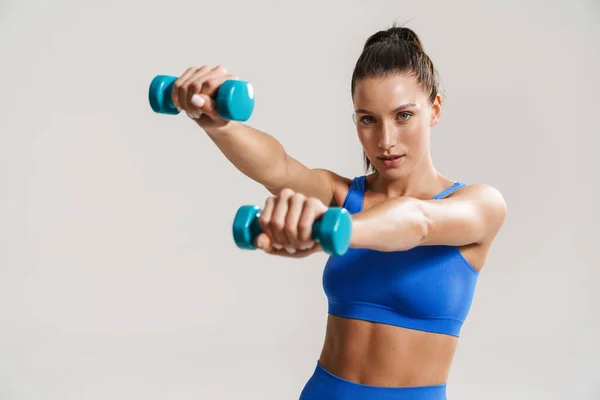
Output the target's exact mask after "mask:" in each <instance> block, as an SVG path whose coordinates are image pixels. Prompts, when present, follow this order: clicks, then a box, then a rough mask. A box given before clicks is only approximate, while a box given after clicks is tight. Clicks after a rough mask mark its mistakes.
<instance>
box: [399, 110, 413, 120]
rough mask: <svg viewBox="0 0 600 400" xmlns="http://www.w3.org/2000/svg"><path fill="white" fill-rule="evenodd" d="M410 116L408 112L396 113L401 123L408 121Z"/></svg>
mask: <svg viewBox="0 0 600 400" xmlns="http://www.w3.org/2000/svg"><path fill="white" fill-rule="evenodd" d="M410 116H411V113H408V112H401V113H398V117H399V118H400V119H401V120H402V121H406V120H408V119H409V118H410Z"/></svg>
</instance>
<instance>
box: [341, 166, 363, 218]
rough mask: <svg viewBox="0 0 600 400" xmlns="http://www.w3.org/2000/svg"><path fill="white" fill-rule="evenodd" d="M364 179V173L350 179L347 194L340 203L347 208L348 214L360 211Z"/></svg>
mask: <svg viewBox="0 0 600 400" xmlns="http://www.w3.org/2000/svg"><path fill="white" fill-rule="evenodd" d="M366 179H367V177H366V176H364V175H363V176H357V177H356V178H354V179H352V183H351V184H350V188H349V189H348V194H347V195H346V198H345V199H344V204H342V207H343V208H345V209H346V210H348V212H349V213H350V214H356V213H359V212H361V211H362V206H363V199H364V197H365V184H366Z"/></svg>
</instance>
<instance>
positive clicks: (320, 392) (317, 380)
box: [300, 362, 446, 400]
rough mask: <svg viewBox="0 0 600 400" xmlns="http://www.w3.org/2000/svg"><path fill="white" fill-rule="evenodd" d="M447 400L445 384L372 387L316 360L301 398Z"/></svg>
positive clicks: (315, 399) (330, 399) (319, 399)
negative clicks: (355, 381) (349, 378)
mask: <svg viewBox="0 0 600 400" xmlns="http://www.w3.org/2000/svg"><path fill="white" fill-rule="evenodd" d="M367 399H368V400H446V384H442V385H435V386H419V387H406V388H404V387H383V386H369V385H362V384H359V383H354V382H350V381H348V380H345V379H342V378H340V377H338V376H335V375H333V374H332V373H331V372H329V371H327V370H326V369H325V368H323V367H322V366H321V364H320V363H319V362H317V368H316V369H315V372H314V373H313V375H312V376H311V377H310V379H309V380H308V382H306V385H305V386H304V389H303V390H302V393H301V394H300V400H367Z"/></svg>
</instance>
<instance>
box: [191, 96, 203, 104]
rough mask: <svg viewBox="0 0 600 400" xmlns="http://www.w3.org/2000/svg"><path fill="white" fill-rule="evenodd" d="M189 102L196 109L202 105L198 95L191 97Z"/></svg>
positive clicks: (201, 99) (200, 97)
mask: <svg viewBox="0 0 600 400" xmlns="http://www.w3.org/2000/svg"><path fill="white" fill-rule="evenodd" d="M191 101H192V104H193V105H195V106H196V107H202V106H203V105H204V99H203V98H202V96H200V95H199V94H195V95H193V96H192V100H191Z"/></svg>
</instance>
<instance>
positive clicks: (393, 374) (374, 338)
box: [319, 315, 458, 387]
mask: <svg viewBox="0 0 600 400" xmlns="http://www.w3.org/2000/svg"><path fill="white" fill-rule="evenodd" d="M457 342H458V339H457V338H456V337H454V336H449V335H441V334H433V333H428V332H422V331H415V330H409V329H405V328H400V327H396V326H391V325H384V324H378V323H372V322H368V321H361V320H354V319H348V318H341V317H335V316H332V315H329V316H328V320H327V331H326V335H325V343H324V345H323V350H322V352H321V356H320V358H319V362H320V363H321V365H322V366H323V367H324V368H325V369H326V370H328V371H329V372H331V373H332V374H334V375H337V376H339V377H340V378H343V379H346V380H349V381H352V382H356V383H360V384H363V385H373V386H387V387H412V386H428V385H439V384H443V383H445V382H446V380H447V378H448V374H449V371H450V365H451V363H452V359H453V357H454V353H455V350H456V345H457Z"/></svg>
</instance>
